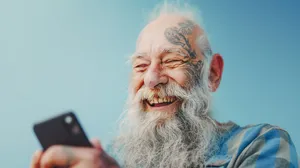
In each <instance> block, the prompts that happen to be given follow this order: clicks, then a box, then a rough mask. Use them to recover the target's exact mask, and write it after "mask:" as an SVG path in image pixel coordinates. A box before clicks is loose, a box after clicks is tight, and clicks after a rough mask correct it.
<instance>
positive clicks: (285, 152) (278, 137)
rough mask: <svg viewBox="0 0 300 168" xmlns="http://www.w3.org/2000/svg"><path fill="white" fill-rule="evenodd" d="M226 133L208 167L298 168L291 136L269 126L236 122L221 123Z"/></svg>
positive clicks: (208, 162) (223, 133)
mask: <svg viewBox="0 0 300 168" xmlns="http://www.w3.org/2000/svg"><path fill="white" fill-rule="evenodd" d="M220 126H221V127H222V128H224V130H226V131H224V132H222V133H221V135H222V138H221V140H220V141H219V142H218V146H219V150H218V152H217V154H215V155H214V156H212V157H211V158H210V159H209V160H208V161H207V164H206V167H225V168H298V167H299V163H298V158H297V156H298V155H297V152H296V149H295V146H294V144H293V142H292V140H291V138H290V136H289V134H288V133H287V132H286V131H285V130H283V129H281V128H279V127H276V126H272V125H269V124H259V125H249V126H246V127H240V126H238V125H236V124H234V123H233V122H229V123H227V124H221V125H220Z"/></svg>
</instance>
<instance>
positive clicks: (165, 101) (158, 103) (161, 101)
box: [144, 97, 177, 107]
mask: <svg viewBox="0 0 300 168" xmlns="http://www.w3.org/2000/svg"><path fill="white" fill-rule="evenodd" d="M176 100H177V98H176V97H166V98H154V99H152V100H147V99H146V100H144V102H145V103H147V104H148V105H149V106H151V107H163V106H168V105H170V104H173V103H174V102H175V101H176Z"/></svg>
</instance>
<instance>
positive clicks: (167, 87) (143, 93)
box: [135, 82, 190, 101]
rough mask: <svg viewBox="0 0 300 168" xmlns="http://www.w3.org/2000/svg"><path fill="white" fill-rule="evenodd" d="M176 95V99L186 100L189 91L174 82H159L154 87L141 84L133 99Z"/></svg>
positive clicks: (150, 98)
mask: <svg viewBox="0 0 300 168" xmlns="http://www.w3.org/2000/svg"><path fill="white" fill-rule="evenodd" d="M155 97H156V98H164V97H176V98H177V99H181V100H187V99H188V98H189V97H190V94H189V92H188V91H187V90H186V89H184V88H183V87H181V86H180V85H179V84H177V83H175V82H169V83H167V84H159V85H157V86H156V87H155V88H154V89H151V88H149V87H146V86H142V87H141V88H140V89H139V91H138V92H137V93H136V96H135V100H136V101H142V100H152V99H153V98H155Z"/></svg>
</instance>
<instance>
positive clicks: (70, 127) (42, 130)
mask: <svg viewBox="0 0 300 168" xmlns="http://www.w3.org/2000/svg"><path fill="white" fill-rule="evenodd" d="M33 130H34V133H35V135H36V137H37V139H38V140H39V142H40V144H41V146H42V148H43V150H44V151H45V150H46V149H47V148H49V147H50V146H52V145H68V146H80V147H92V144H91V143H90V141H89V139H88V137H87V136H86V134H85V132H84V130H83V128H82V127H81V125H80V123H79V120H78V118H77V117H76V115H75V113H74V112H66V113H63V114H61V115H58V116H55V117H52V118H49V119H47V120H45V121H41V122H39V123H35V124H34V126H33Z"/></svg>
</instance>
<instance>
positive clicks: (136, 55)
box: [129, 52, 147, 63]
mask: <svg viewBox="0 0 300 168" xmlns="http://www.w3.org/2000/svg"><path fill="white" fill-rule="evenodd" d="M146 56H147V53H146V52H136V53H134V54H132V55H131V56H130V58H129V60H130V61H131V63H133V62H134V61H135V60H136V59H144V58H145V57H146Z"/></svg>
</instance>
